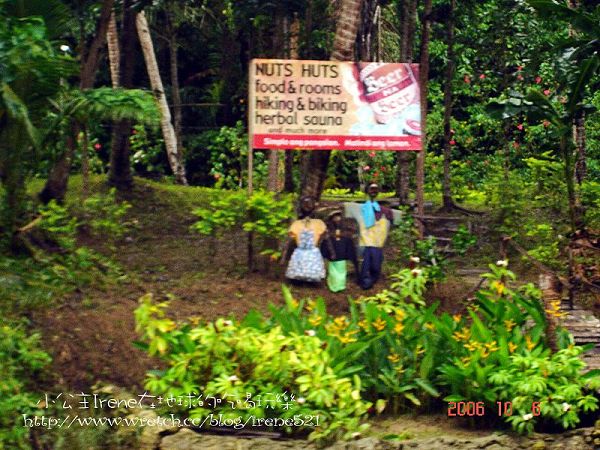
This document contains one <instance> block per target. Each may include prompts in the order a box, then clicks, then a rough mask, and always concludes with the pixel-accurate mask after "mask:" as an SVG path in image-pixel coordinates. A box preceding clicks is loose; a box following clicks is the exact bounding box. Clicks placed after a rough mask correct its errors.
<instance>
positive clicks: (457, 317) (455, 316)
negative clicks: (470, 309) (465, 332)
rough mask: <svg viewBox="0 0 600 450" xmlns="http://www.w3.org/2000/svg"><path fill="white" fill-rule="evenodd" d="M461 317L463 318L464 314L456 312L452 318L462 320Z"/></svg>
mask: <svg viewBox="0 0 600 450" xmlns="http://www.w3.org/2000/svg"><path fill="white" fill-rule="evenodd" d="M460 319H462V314H454V315H453V316H452V320H454V321H455V322H460Z"/></svg>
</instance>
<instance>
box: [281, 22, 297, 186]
mask: <svg viewBox="0 0 600 450" xmlns="http://www.w3.org/2000/svg"><path fill="white" fill-rule="evenodd" d="M299 37H300V19H298V15H297V14H295V15H294V19H293V20H292V24H291V26H290V40H289V57H290V58H291V59H298V58H299V55H298V40H299ZM283 190H284V191H285V192H294V150H286V151H285V163H284V175H283Z"/></svg>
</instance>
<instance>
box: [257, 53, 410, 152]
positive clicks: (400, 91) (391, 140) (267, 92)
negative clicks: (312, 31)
mask: <svg viewBox="0 0 600 450" xmlns="http://www.w3.org/2000/svg"><path fill="white" fill-rule="evenodd" d="M418 79H419V66H418V64H404V63H389V64H388V63H368V62H359V63H353V62H338V61H302V60H284V59H254V60H252V61H251V63H250V77H249V83H250V84H249V89H248V90H249V99H248V106H249V115H248V117H249V130H250V134H251V136H250V139H251V143H252V147H253V148H259V149H308V150H317V149H334V150H370V151H372V150H421V109H420V90H419V83H418Z"/></svg>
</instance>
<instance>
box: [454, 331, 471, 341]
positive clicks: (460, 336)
mask: <svg viewBox="0 0 600 450" xmlns="http://www.w3.org/2000/svg"><path fill="white" fill-rule="evenodd" d="M452 336H453V337H454V340H455V341H468V340H469V338H470V337H471V330H469V329H468V328H465V329H463V331H455V332H454V333H453V334H452Z"/></svg>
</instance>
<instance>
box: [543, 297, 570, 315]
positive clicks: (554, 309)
mask: <svg viewBox="0 0 600 450" xmlns="http://www.w3.org/2000/svg"><path fill="white" fill-rule="evenodd" d="M545 311H546V312H547V313H548V314H549V315H550V316H553V317H556V318H559V319H560V318H561V317H563V316H565V315H566V313H563V312H561V311H560V300H555V301H552V302H550V309H546V310H545Z"/></svg>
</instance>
